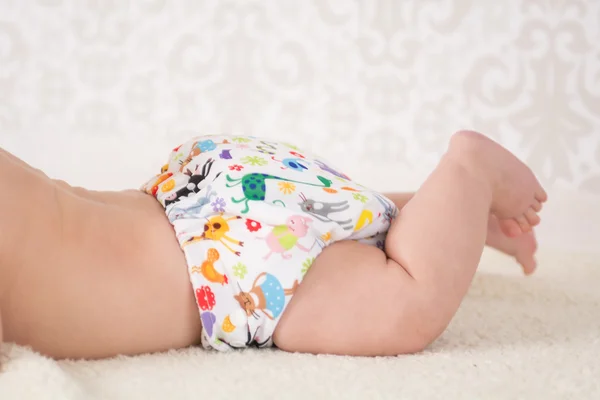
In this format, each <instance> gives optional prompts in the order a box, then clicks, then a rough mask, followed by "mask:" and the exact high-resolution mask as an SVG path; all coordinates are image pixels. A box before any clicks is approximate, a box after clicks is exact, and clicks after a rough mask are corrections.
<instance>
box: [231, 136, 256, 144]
mask: <svg viewBox="0 0 600 400" xmlns="http://www.w3.org/2000/svg"><path fill="white" fill-rule="evenodd" d="M231 140H232V141H233V142H236V143H249V142H251V140H250V139H248V138H245V137H234V138H233V139H231Z"/></svg>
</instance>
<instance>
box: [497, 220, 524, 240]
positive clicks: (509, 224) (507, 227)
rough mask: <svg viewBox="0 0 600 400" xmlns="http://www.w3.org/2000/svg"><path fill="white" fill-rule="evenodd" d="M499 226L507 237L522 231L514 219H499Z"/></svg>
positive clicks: (517, 234)
mask: <svg viewBox="0 0 600 400" xmlns="http://www.w3.org/2000/svg"><path fill="white" fill-rule="evenodd" d="M500 228H501V229H502V232H504V234H505V235H506V236H508V237H517V236H519V235H521V234H522V233H523V231H522V230H521V226H520V225H519V223H518V222H517V220H516V219H502V220H500Z"/></svg>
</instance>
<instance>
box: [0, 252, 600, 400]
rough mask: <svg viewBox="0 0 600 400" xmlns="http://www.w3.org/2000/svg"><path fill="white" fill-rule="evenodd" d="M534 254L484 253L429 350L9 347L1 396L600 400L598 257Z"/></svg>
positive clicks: (0, 381)
mask: <svg viewBox="0 0 600 400" xmlns="http://www.w3.org/2000/svg"><path fill="white" fill-rule="evenodd" d="M539 259H540V270H539V272H538V273H537V274H536V275H535V276H533V277H530V278H524V277H522V276H520V274H519V270H518V268H517V267H516V265H514V264H513V262H512V261H511V260H510V259H509V258H507V257H505V256H503V255H500V254H498V253H496V252H493V251H487V252H486V254H484V257H483V260H482V265H481V268H480V271H479V272H478V274H477V276H476V278H475V282H474V284H473V286H472V288H471V290H470V292H469V294H468V296H467V298H466V299H465V301H464V303H463V305H462V307H461V309H460V311H459V313H458V314H457V316H456V318H455V319H454V320H453V322H452V324H451V325H450V327H449V329H448V330H447V332H446V333H445V334H444V335H443V336H442V337H441V338H440V339H439V340H438V341H437V342H436V343H435V344H434V345H433V346H432V347H431V348H430V349H429V350H428V351H426V352H424V353H422V354H418V355H408V356H401V357H390V358H351V357H335V356H312V355H299V354H286V353H283V352H281V351H277V350H258V351H255V350H248V351H244V352H236V353H228V354H221V353H214V352H205V351H203V350H200V349H186V350H180V351H172V352H169V353H166V354H156V355H146V356H140V357H119V358H115V359H111V360H104V361H93V362H90V361H61V362H55V361H52V360H49V359H47V358H45V357H42V356H40V355H39V354H36V353H34V352H31V351H29V350H27V349H25V348H21V347H17V346H5V352H6V353H7V358H8V360H7V361H6V363H5V366H4V371H3V372H2V373H0V399H2V400H12V399H29V398H36V399H127V400H132V399H146V400H147V399H167V398H169V399H201V398H217V399H221V398H222V399H232V398H244V399H258V398H277V399H287V398H344V399H351V398H360V399H366V398H389V399H392V398H393V399H402V398H410V399H416V398H418V399H440V398H444V399H476V398H485V399H517V398H527V399H569V398H573V399H597V398H600V379H599V377H600V340H599V339H598V333H599V332H600V291H599V290H598V283H599V282H600V268H599V267H600V259H599V257H598V256H596V255H593V254H584V253H559V252H556V251H552V250H542V251H541V254H540V257H539ZM148 334H152V333H151V332H148Z"/></svg>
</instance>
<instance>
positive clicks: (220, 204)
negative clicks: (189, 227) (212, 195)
mask: <svg viewBox="0 0 600 400" xmlns="http://www.w3.org/2000/svg"><path fill="white" fill-rule="evenodd" d="M226 204H227V203H225V199H224V198H222V197H217V198H216V199H215V201H214V202H212V203H211V204H210V205H211V206H212V208H213V211H214V212H225V205H226Z"/></svg>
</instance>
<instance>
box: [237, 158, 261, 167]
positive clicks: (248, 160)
mask: <svg viewBox="0 0 600 400" xmlns="http://www.w3.org/2000/svg"><path fill="white" fill-rule="evenodd" d="M242 164H250V165H253V166H256V165H258V166H261V167H262V166H264V165H267V160H265V159H264V158H262V157H259V156H246V157H244V158H242Z"/></svg>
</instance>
